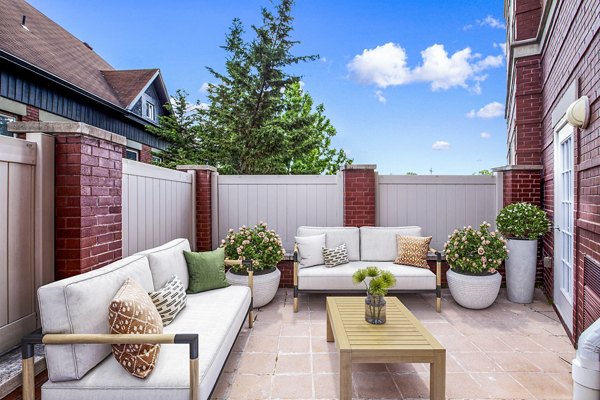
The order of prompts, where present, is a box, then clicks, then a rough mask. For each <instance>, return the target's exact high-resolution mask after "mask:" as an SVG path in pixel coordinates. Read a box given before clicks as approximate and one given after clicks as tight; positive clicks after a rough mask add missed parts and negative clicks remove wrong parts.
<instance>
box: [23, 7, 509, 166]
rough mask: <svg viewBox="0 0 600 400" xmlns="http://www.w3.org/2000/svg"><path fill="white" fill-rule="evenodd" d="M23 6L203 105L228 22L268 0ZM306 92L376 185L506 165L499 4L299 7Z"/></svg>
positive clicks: (253, 14)
mask: <svg viewBox="0 0 600 400" xmlns="http://www.w3.org/2000/svg"><path fill="white" fill-rule="evenodd" d="M30 2H31V4H32V5H33V6H35V7H37V8H38V9H39V10H41V11H42V12H43V13H45V14H46V15H48V16H49V17H50V18H52V19H53V20H55V21H56V22H58V23H59V24H60V25H62V26H63V27H65V28H66V29H67V30H69V31H70V32H71V33H73V34H74V35H75V36H77V37H78V38H80V39H81V40H83V41H86V42H88V43H90V44H91V45H92V46H93V48H94V50H95V51H96V52H98V53H99V54H100V55H101V56H102V57H103V58H104V59H106V60H107V61H108V62H109V63H111V64H112V65H113V66H114V67H115V68H117V69H133V68H152V67H159V68H160V69H161V70H162V72H163V76H164V78H165V81H166V84H167V87H168V89H169V91H170V92H171V93H174V92H175V90H176V89H180V88H181V89H185V90H186V91H187V92H188V93H189V94H190V98H191V99H192V100H196V99H199V100H200V101H203V100H204V94H203V93H202V90H201V88H202V85H203V83H205V82H208V81H210V80H211V76H210V74H209V73H208V72H207V71H206V69H205V66H211V67H213V68H215V69H217V70H220V71H222V70H223V65H224V60H225V53H224V52H223V51H222V50H221V49H220V48H219V46H220V45H222V44H223V42H224V37H225V33H226V31H227V29H228V27H229V25H230V24H231V20H232V19H233V18H234V17H239V18H241V19H242V21H243V23H244V24H245V26H246V27H247V28H249V27H250V25H251V24H253V23H259V22H260V7H261V6H262V5H269V3H268V1H267V0H260V1H258V0H230V1H221V2H214V1H213V2H211V1H198V0H196V1H193V0H185V1H171V2H164V1H160V2H159V1H155V0H145V1H140V0H129V1H115V0H104V1H95V0H94V1H92V0H90V1H80V2H74V1H72V0H52V1H49V0H31V1H30ZM294 16H295V18H296V20H295V22H294V27H295V31H294V38H295V39H297V40H299V41H301V42H302V43H301V44H300V45H298V46H297V48H296V51H295V53H296V54H297V55H308V54H319V55H320V56H321V60H320V61H315V62H312V63H309V64H303V65H300V66H297V67H295V68H294V70H293V72H295V73H297V74H299V75H302V81H303V82H304V84H305V86H304V88H305V90H307V91H308V92H309V93H310V94H311V95H312V97H313V98H314V99H315V101H316V102H318V103H324V105H325V108H326V114H327V116H328V117H329V118H330V119H331V120H332V122H333V124H334V126H335V127H336V128H337V130H338V135H337V136H336V138H335V140H334V145H335V146H337V147H343V148H344V149H346V151H347V152H348V153H349V154H350V156H351V157H353V158H354V162H355V163H365V164H377V165H378V170H379V173H380V174H389V173H394V174H404V173H406V172H408V171H414V172H417V173H419V174H429V173H430V169H431V170H433V174H471V173H473V172H476V171H479V170H481V169H487V168H491V167H495V166H501V165H504V164H505V156H506V144H505V143H506V127H505V121H504V112H503V108H504V101H505V92H506V83H505V80H506V78H505V77H506V60H505V58H504V55H503V45H504V42H505V40H506V38H505V29H504V26H503V24H504V20H503V18H502V16H503V1H501V0H495V1H489V0H487V1H482V0H480V1H474V0H463V1H458V0H455V1H442V0H438V1H425V0H414V1H406V0H402V1H399V0H385V1H372V0H361V1H359V0H344V1H341V0H336V1H324V0H299V1H298V3H297V4H296V6H295V9H294Z"/></svg>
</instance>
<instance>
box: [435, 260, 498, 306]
mask: <svg viewBox="0 0 600 400" xmlns="http://www.w3.org/2000/svg"><path fill="white" fill-rule="evenodd" d="M446 279H447V280H448V287H449V288H450V293H451V294H452V297H453V298H454V300H456V302H457V303H458V304H460V305H461V306H463V307H466V308H472V309H475V310H480V309H482V308H488V307H489V306H491V305H492V304H493V303H494V301H495V300H496V297H498V292H499V291H500V284H501V283H502V276H500V274H499V273H498V272H496V273H494V274H492V275H483V276H476V275H464V274H459V273H456V272H454V271H452V270H451V269H449V270H448V272H447V273H446Z"/></svg>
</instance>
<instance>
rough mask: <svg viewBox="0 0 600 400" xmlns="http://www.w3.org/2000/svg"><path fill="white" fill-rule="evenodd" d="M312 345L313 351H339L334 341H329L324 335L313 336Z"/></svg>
mask: <svg viewBox="0 0 600 400" xmlns="http://www.w3.org/2000/svg"><path fill="white" fill-rule="evenodd" d="M310 347H311V351H312V352H313V353H334V352H337V349H336V347H335V343H334V342H328V341H327V340H326V338H325V336H323V337H311V340H310Z"/></svg>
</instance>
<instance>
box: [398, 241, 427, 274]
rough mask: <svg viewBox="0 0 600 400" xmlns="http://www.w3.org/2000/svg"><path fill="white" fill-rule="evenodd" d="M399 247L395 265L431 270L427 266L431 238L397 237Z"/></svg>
mask: <svg viewBox="0 0 600 400" xmlns="http://www.w3.org/2000/svg"><path fill="white" fill-rule="evenodd" d="M396 243H397V245H398V256H397V257H396V260H394V264H404V265H412V266H415V267H419V268H429V264H427V253H429V243H431V236H427V237H419V236H403V235H396Z"/></svg>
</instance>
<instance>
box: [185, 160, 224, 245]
mask: <svg viewBox="0 0 600 400" xmlns="http://www.w3.org/2000/svg"><path fill="white" fill-rule="evenodd" d="M177 169H178V170H180V171H194V173H195V178H196V179H195V182H196V202H195V207H196V223H195V227H196V251H209V250H213V243H212V233H213V232H212V211H213V210H212V197H213V193H212V192H213V190H212V186H213V176H216V174H217V169H216V168H215V167H211V166H209V165H178V166H177Z"/></svg>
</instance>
